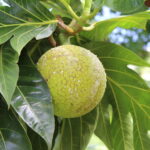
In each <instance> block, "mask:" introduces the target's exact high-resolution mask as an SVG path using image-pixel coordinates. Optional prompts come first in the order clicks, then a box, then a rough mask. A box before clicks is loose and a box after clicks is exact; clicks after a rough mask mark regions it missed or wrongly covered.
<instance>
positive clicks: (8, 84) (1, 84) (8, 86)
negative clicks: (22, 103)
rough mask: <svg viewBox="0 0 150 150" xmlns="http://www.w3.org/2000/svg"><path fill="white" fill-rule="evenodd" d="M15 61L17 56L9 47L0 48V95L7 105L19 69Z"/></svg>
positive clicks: (14, 87)
mask: <svg viewBox="0 0 150 150" xmlns="http://www.w3.org/2000/svg"><path fill="white" fill-rule="evenodd" d="M17 61H18V55H17V53H16V52H15V51H14V50H13V49H12V48H11V47H10V46H7V45H2V46H0V93H1V94H2V95H3V97H4V98H5V100H6V102H7V104H8V105H9V104H10V101H11V98H12V95H13V93H14V91H15V89H16V84H17V80H18V74H19V68H18V65H17Z"/></svg>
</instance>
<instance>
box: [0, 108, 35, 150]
mask: <svg viewBox="0 0 150 150" xmlns="http://www.w3.org/2000/svg"><path fill="white" fill-rule="evenodd" d="M0 121H1V123H0V149H1V150H32V146H31V143H30V140H29V138H28V136H27V134H26V133H25V131H24V129H23V128H22V126H21V125H20V124H19V122H18V121H17V119H16V117H14V115H13V114H12V113H11V112H8V111H6V110H4V109H2V108H1V109H0Z"/></svg>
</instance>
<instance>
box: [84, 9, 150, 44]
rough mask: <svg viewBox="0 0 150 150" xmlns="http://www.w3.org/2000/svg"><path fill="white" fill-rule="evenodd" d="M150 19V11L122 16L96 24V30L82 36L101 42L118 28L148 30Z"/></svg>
mask: <svg viewBox="0 0 150 150" xmlns="http://www.w3.org/2000/svg"><path fill="white" fill-rule="evenodd" d="M149 19H150V11H145V12H141V13H136V14H134V15H129V16H120V17H117V18H112V19H108V20H104V21H99V22H96V23H95V25H94V26H95V28H94V29H93V30H91V31H83V32H81V35H82V36H84V37H86V38H88V39H90V40H94V41H101V40H104V39H105V38H107V36H108V35H109V34H110V33H111V32H112V31H113V30H114V29H115V28H117V27H121V28H125V29H130V28H139V29H146V23H147V20H149Z"/></svg>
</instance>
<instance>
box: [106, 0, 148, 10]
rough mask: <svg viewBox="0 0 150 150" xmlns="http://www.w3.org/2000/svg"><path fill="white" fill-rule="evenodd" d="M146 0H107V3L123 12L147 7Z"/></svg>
mask: <svg viewBox="0 0 150 150" xmlns="http://www.w3.org/2000/svg"><path fill="white" fill-rule="evenodd" d="M144 1H145V0H106V5H107V6H109V7H110V8H112V9H113V10H116V11H120V12H123V13H133V12H137V11H141V10H144V9H146V7H145V5H144Z"/></svg>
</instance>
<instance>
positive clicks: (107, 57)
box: [86, 42, 150, 150]
mask: <svg viewBox="0 0 150 150" xmlns="http://www.w3.org/2000/svg"><path fill="white" fill-rule="evenodd" d="M86 47H87V48H88V49H91V51H92V52H94V53H95V54H96V55H97V56H98V57H99V58H100V60H101V61H102V63H103V65H104V67H105V70H106V73H107V80H108V84H107V91H106V95H105V97H104V99H103V102H102V103H101V106H100V117H99V123H98V125H97V129H96V134H97V135H98V136H99V137H100V138H101V139H102V140H103V141H104V142H105V144H106V145H107V146H108V147H109V148H110V149H114V150H120V149H121V150H129V149H131V150H132V149H135V150H149V147H150V138H149V137H148V130H150V99H149V98H150V89H149V88H148V87H147V85H146V83H145V82H144V81H143V80H142V79H141V78H140V77H139V76H138V75H137V74H136V73H135V72H134V71H132V70H130V69H129V68H128V67H127V65H129V64H133V65H137V66H148V67H149V66H150V64H147V63H146V62H145V61H144V60H142V59H141V58H139V57H138V56H137V55H136V54H134V53H133V52H131V51H129V50H128V49H126V48H123V47H121V46H118V45H115V44H111V43H106V42H93V43H90V44H87V45H86ZM108 106H112V111H113V116H112V117H110V115H109V113H108V112H109V111H108ZM132 128H133V129H132ZM102 129H103V132H100V131H102ZM132 130H133V132H132ZM133 137H134V138H133Z"/></svg>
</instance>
